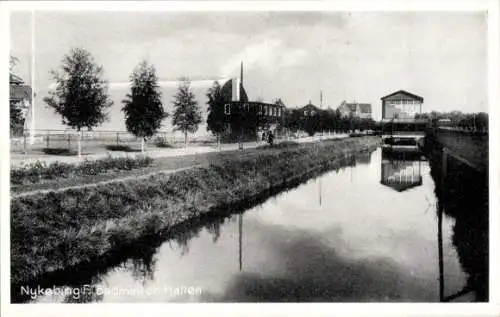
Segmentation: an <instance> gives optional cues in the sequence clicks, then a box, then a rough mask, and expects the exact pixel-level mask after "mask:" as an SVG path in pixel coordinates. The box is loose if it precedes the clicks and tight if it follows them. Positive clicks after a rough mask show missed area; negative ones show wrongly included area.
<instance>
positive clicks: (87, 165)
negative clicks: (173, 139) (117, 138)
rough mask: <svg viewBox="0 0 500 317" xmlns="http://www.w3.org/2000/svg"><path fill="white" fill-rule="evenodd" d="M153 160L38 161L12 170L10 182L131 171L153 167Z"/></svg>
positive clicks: (146, 158) (34, 181)
mask: <svg viewBox="0 0 500 317" xmlns="http://www.w3.org/2000/svg"><path fill="white" fill-rule="evenodd" d="M152 162H153V159H152V158H150V157H148V156H140V157H137V158H132V157H111V156H110V157H108V158H105V159H101V160H95V161H93V160H84V161H83V162H82V163H81V164H78V165H74V164H68V163H61V162H53V163H51V164H46V163H45V162H40V161H37V162H35V163H32V164H28V165H26V166H23V167H20V168H15V169H11V171H10V182H11V183H12V184H16V185H21V184H27V183H38V182H40V181H41V180H43V179H58V178H69V177H75V176H85V175H98V174H102V173H105V172H107V171H110V170H131V169H136V168H141V167H146V166H149V165H151V163H152Z"/></svg>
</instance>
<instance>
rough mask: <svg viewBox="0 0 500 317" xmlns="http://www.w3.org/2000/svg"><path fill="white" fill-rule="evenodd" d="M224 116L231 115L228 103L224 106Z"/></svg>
mask: <svg viewBox="0 0 500 317" xmlns="http://www.w3.org/2000/svg"><path fill="white" fill-rule="evenodd" d="M224 114H231V105H230V104H228V103H226V104H225V105H224Z"/></svg>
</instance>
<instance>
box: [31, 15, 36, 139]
mask: <svg viewBox="0 0 500 317" xmlns="http://www.w3.org/2000/svg"><path fill="white" fill-rule="evenodd" d="M34 143H35V11H34V10H31V125H30V144H31V145H33V144H34Z"/></svg>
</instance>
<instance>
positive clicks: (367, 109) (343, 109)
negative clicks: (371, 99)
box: [337, 100, 372, 119]
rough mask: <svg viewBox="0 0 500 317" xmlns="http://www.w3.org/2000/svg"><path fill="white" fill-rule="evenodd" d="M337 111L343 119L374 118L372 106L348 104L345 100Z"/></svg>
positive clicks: (367, 104) (356, 103)
mask: <svg viewBox="0 0 500 317" xmlns="http://www.w3.org/2000/svg"><path fill="white" fill-rule="evenodd" d="M337 109H338V110H339V111H340V114H341V115H342V116H343V117H351V116H352V117H356V118H361V119H371V118H372V105H371V104H369V103H358V102H346V101H345V100H344V101H342V103H341V104H340V105H339V106H338V108H337Z"/></svg>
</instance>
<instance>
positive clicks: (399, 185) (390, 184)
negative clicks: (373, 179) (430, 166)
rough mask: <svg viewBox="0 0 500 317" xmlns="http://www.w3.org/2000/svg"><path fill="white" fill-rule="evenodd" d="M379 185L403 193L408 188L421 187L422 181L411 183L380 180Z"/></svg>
mask: <svg viewBox="0 0 500 317" xmlns="http://www.w3.org/2000/svg"><path fill="white" fill-rule="evenodd" d="M380 183H381V184H382V185H385V186H388V187H390V188H392V189H394V190H395V191H397V192H403V191H405V190H408V189H410V188H413V187H418V186H421V185H422V180H421V179H420V180H418V181H416V182H413V183H405V182H401V183H399V182H388V181H385V180H381V181H380Z"/></svg>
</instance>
